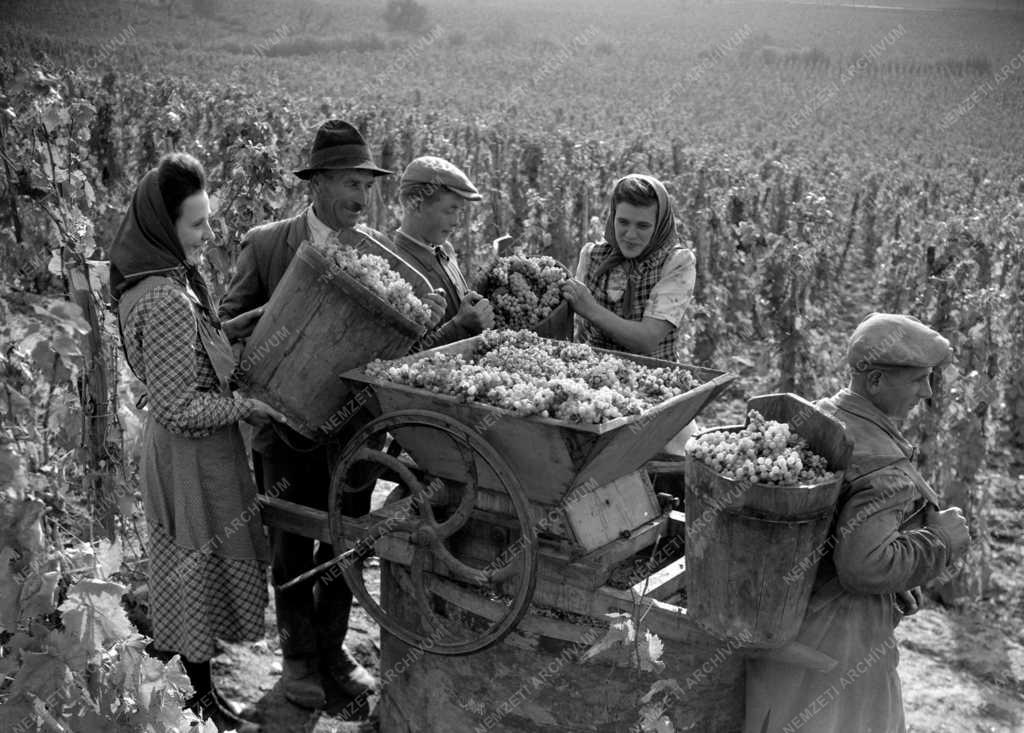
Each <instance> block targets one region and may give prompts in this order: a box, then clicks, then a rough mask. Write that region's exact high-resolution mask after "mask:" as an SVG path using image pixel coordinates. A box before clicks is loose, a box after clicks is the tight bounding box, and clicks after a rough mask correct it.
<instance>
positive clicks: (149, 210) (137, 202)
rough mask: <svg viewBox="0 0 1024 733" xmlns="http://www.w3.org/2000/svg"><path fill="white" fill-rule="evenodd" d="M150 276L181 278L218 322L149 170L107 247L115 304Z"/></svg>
mask: <svg viewBox="0 0 1024 733" xmlns="http://www.w3.org/2000/svg"><path fill="white" fill-rule="evenodd" d="M150 275H177V276H178V278H179V279H180V278H181V276H182V275H184V279H185V281H186V282H187V283H188V285H189V287H191V289H192V292H194V293H195V294H196V296H197V297H198V298H199V302H200V304H201V306H202V308H203V310H204V311H205V312H206V315H207V316H209V318H210V320H211V321H213V323H214V324H215V325H219V324H220V321H219V319H218V318H217V315H216V309H215V308H214V307H213V303H212V301H211V299H210V291H209V289H208V288H207V286H206V281H205V280H204V279H203V276H202V275H201V274H200V272H199V269H198V268H197V267H196V266H195V265H193V264H191V263H189V262H188V261H187V260H186V259H185V250H184V248H183V247H182V246H181V242H179V241H178V233H177V231H176V230H175V228H174V222H173V221H171V216H170V214H169V213H168V211H167V207H165V206H164V198H163V196H162V195H161V193H160V186H159V184H158V182H157V169H156V168H154V169H152V170H150V171H149V172H148V173H147V174H146V175H145V176H143V178H142V181H141V182H140V183H139V186H138V188H136V189H135V194H134V195H133V196H132V203H131V206H129V207H128V212H127V213H126V214H125V216H124V220H123V221H122V222H121V228H120V229H118V231H117V236H116V237H115V238H114V244H113V246H111V248H110V292H111V294H112V295H113V297H114V301H115V303H116V302H117V301H118V300H120V298H121V296H122V295H124V293H125V292H126V291H127V290H128V289H130V288H131V287H132V286H133V285H136V284H138V283H139V282H140V281H141V280H143V279H144V278H146V277H149V276H150Z"/></svg>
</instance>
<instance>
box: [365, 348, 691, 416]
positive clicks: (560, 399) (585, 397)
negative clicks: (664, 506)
mask: <svg viewBox="0 0 1024 733" xmlns="http://www.w3.org/2000/svg"><path fill="white" fill-rule="evenodd" d="M366 373H367V375H368V376H370V377H373V378H375V379H382V380H386V381H390V382H397V383H399V384H405V385H409V386H412V387H419V388H421V389H428V390H431V391H433V392H439V393H443V394H450V395H453V396H456V397H461V398H463V399H465V400H468V401H474V402H483V403H486V404H490V405H495V406H497V407H501V408H504V409H506V410H510V411H512V412H514V413H516V414H518V415H540V416H542V417H552V418H556V419H559V420H566V421H569V422H576V423H588V424H599V423H603V422H608V421H609V420H614V419H616V418H619V417H626V416H630V415H639V414H641V413H643V412H645V411H647V410H649V409H651V408H652V407H653V406H654V405H656V404H658V403H660V402H664V401H665V400H667V399H669V398H671V397H674V396H676V395H678V394H682V393H683V392H687V391H689V390H691V389H693V388H694V387H695V386H697V385H698V384H699V382H698V381H697V380H696V379H695V378H694V377H693V375H692V374H691V373H690V372H689V371H687V370H686V369H684V368H682V367H662V368H650V367H646V366H643V365H641V364H637V363H636V362H632V361H627V360H625V359H621V358H619V357H615V356H612V355H610V354H602V353H598V352H596V351H594V350H593V349H592V348H591V347H589V346H587V345H586V344H574V343H568V342H565V341H552V340H548V339H544V338H541V337H540V336H538V335H537V334H535V333H533V332H532V331H511V330H492V331H485V332H484V333H483V334H482V336H481V338H480V345H479V347H478V349H477V350H476V351H475V352H474V353H473V354H471V355H470V356H469V358H468V359H467V358H464V357H463V356H462V355H461V354H450V353H447V352H436V353H432V354H425V355H423V356H421V357H419V358H413V359H405V360H402V361H379V360H378V361H374V362H372V363H370V364H369V365H368V366H367V367H366Z"/></svg>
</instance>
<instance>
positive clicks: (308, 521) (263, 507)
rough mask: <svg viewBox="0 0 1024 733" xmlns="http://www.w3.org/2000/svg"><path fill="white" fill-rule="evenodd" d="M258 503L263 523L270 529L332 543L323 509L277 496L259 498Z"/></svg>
mask: <svg viewBox="0 0 1024 733" xmlns="http://www.w3.org/2000/svg"><path fill="white" fill-rule="evenodd" d="M257 502H258V503H259V506H260V513H261V514H262V516H263V523H264V524H265V525H267V526H268V527H272V528H274V529H278V530H282V531H284V532H288V533H290V534H294V535H298V536H299V537H309V538H310V539H314V540H320V541H321V542H327V543H329V542H330V541H331V536H330V533H328V531H327V512H326V511H324V510H323V509H314V508H312V507H308V506H306V505H304V504H296V503H295V502H293V501H285V500H284V499H279V498H277V497H276V496H258V497H257Z"/></svg>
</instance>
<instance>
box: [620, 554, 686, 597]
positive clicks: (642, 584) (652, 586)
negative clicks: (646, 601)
mask: <svg viewBox="0 0 1024 733" xmlns="http://www.w3.org/2000/svg"><path fill="white" fill-rule="evenodd" d="M685 587H686V558H685V557H681V558H679V559H678V560H673V561H672V562H670V563H669V564H668V565H666V566H665V567H663V568H662V569H661V570H658V571H657V572H655V573H654V574H653V575H650V576H648V577H647V578H644V579H643V580H638V581H637V582H636V583H634V584H633V587H632V588H631V590H632V591H633V592H634V593H635V594H636V595H638V596H644V597H645V598H653V599H655V600H658V601H666V600H668V599H669V598H670V597H672V596H673V595H675V594H676V593H678V592H679V591H681V590H682V589H683V588H685Z"/></svg>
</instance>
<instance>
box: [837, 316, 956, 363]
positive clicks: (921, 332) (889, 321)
mask: <svg viewBox="0 0 1024 733" xmlns="http://www.w3.org/2000/svg"><path fill="white" fill-rule="evenodd" d="M952 355H953V349H952V347H951V346H950V345H949V341H948V340H947V339H945V338H944V337H943V336H942V335H941V334H939V333H938V332H937V331H934V330H932V329H931V328H929V327H928V326H926V325H924V324H923V323H921V321H919V320H917V319H916V318H914V317H913V316H904V315H900V314H896V313H871V314H869V315H868V316H867V318H865V319H864V320H863V321H861V322H860V325H858V326H857V328H856V329H854V332H853V335H852V336H850V344H849V347H848V348H847V352H846V360H847V362H849V364H850V366H851V367H853V369H854V371H858V372H862V371H864V370H866V369H868V368H870V367H872V366H899V367H935V366H938V365H939V364H942V363H944V362H946V361H947V360H948V359H950V358H951V357H952Z"/></svg>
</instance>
